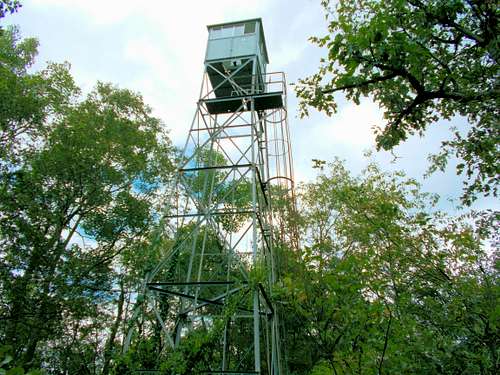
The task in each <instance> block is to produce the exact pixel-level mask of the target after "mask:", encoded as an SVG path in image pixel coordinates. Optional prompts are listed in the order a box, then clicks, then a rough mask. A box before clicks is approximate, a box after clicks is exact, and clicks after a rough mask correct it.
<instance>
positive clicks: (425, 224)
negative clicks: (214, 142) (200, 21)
mask: <svg viewBox="0 0 500 375" xmlns="http://www.w3.org/2000/svg"><path fill="white" fill-rule="evenodd" d="M324 4H325V7H328V2H324ZM408 4H410V5H411V6H408ZM495 4H496V3H495V2H490V1H486V2H477V3H476V2H474V1H470V2H468V1H466V2H462V1H458V0H457V1H446V2H445V1H430V2H427V3H425V4H424V3H421V2H420V1H416V0H415V1H413V0H412V1H396V0H392V1H389V2H385V3H381V2H375V1H356V2H350V1H343V2H340V5H339V7H338V9H337V13H335V14H334V15H333V16H334V17H335V20H334V21H332V23H331V25H330V27H331V30H330V31H331V33H332V35H331V36H328V37H326V38H323V39H316V41H317V42H318V43H319V44H320V45H322V46H325V47H327V48H328V49H329V51H330V54H329V57H328V60H326V61H325V64H326V65H325V67H323V68H321V70H320V72H319V73H318V74H317V75H315V76H314V77H311V78H309V79H305V80H304V81H302V83H301V86H299V88H298V93H299V95H300V96H301V97H302V98H303V100H304V102H303V104H304V107H303V108H304V109H306V107H305V105H313V106H315V107H317V108H319V109H323V110H325V111H327V112H330V111H333V110H334V109H335V102H334V101H333V96H332V93H333V92H334V91H338V90H339V91H345V92H347V95H348V97H349V98H351V99H354V100H358V99H359V96H360V95H362V94H368V93H372V94H373V95H374V98H375V99H376V100H378V101H379V102H381V103H382V104H383V105H384V107H385V109H386V116H387V118H388V120H389V122H390V124H389V126H388V127H387V128H386V129H384V130H383V131H382V132H381V133H380V135H379V138H378V139H379V145H380V147H383V148H390V147H393V146H394V145H396V144H397V143H398V142H400V141H402V140H404V139H405V138H406V136H407V134H410V133H411V132H413V131H423V130H424V128H425V126H426V125H427V124H428V123H430V122H431V121H433V120H434V119H435V116H437V115H439V116H442V117H445V118H448V117H450V116H451V115H453V114H455V113H458V114H463V115H466V116H469V118H470V120H471V122H472V123H473V127H472V128H471V130H470V133H469V135H468V136H467V137H466V138H460V136H459V135H458V137H459V138H456V139H455V140H452V141H449V142H448V143H447V144H446V145H445V149H444V150H445V151H444V153H445V154H444V155H445V156H444V158H441V159H439V158H438V160H437V161H441V162H443V160H445V158H446V155H449V153H450V152H452V150H454V151H453V152H455V153H457V154H458V155H459V156H461V157H463V159H464V160H465V164H464V166H463V167H462V168H466V169H467V170H468V171H471V176H472V174H474V173H477V175H475V177H471V178H473V179H474V180H473V181H472V182H471V183H470V185H468V187H467V191H466V192H465V194H466V195H465V199H466V202H467V200H472V199H474V196H475V194H477V193H478V192H483V193H488V192H493V193H496V190H495V189H496V186H497V183H498V178H497V174H498V166H497V165H496V160H497V159H498V138H497V137H498V128H497V127H498V125H495V120H496V116H497V112H498V109H497V107H498V106H496V105H495V103H496V102H497V101H498V99H497V96H496V95H493V94H492V90H493V91H494V90H497V86H496V85H497V84H496V75H497V74H498V73H497V70H496V69H497V68H496V67H497V64H496V59H497V57H498V55H497V52H496V51H497V50H496V48H497V45H496V44H495V43H497V42H496V40H497V38H498V33H497V32H496V33H495V34H493V35H492V34H491V30H492V29H491V27H493V26H491V25H490V24H489V23H488V22H486V23H484V22H483V23H481V22H480V23H479V24H476V23H474V22H479V21H477V20H476V18H474V17H479V18H481V17H483V18H484V20H496V18H495V17H497V13H496V12H497V10H496V9H495V10H494V17H493V16H492V15H491V9H492V8H491V7H495V6H496V5H495ZM361 6H362V7H363V8H362V9H363V11H362V12H360V8H359V7H361ZM18 7H19V4H18V2H17V1H2V0H0V18H2V17H3V16H4V15H5V14H7V13H10V12H13V11H15V10H16V9H17V8H18ZM410 12H411V13H410ZM410 15H411V17H410ZM485 17H486V18H485ZM488 17H490V18H488ZM492 17H493V18H492ZM483 18H481V19H483ZM452 21H453V22H454V23H453V24H452V23H450V22H452ZM425 22H428V23H429V24H426V23H425ZM446 22H448V23H446ZM491 22H493V21H491ZM483 24H484V25H483ZM457 25H458V26H457ZM459 26H460V27H459ZM465 26H467V28H466V29H465V31H464V30H462V29H463V28H464V27H465ZM494 27H497V25H496V24H495V25H494ZM396 29H397V30H399V31H396ZM467 30H469V32H470V33H472V34H471V35H469V34H470V33H469V34H467V33H465V32H467ZM474 38H476V39H477V40H475V39H474ZM37 45H38V44H37V41H36V40H34V39H24V40H23V39H21V37H20V33H19V30H17V29H16V28H8V29H0V375H3V374H6V375H16V374H31V375H35V374H134V371H135V370H139V369H145V368H148V367H155V366H156V365H157V363H158V358H160V359H161V361H162V364H161V371H162V373H164V374H193V373H196V369H197V368H206V367H207V364H210V363H212V361H215V360H219V358H216V357H214V356H216V355H218V354H215V353H214V348H215V347H216V345H215V344H216V341H217V339H218V337H220V332H221V331H222V330H223V329H224V324H225V323H226V322H227V321H228V318H229V316H231V313H232V312H233V310H232V309H235V306H236V302H235V304H234V306H233V305H231V304H229V307H228V309H227V310H226V312H225V315H224V316H222V317H220V319H218V320H214V322H212V323H213V324H212V325H211V329H207V328H206V327H201V328H199V329H198V330H195V331H194V332H193V333H192V334H191V335H190V336H189V337H188V338H187V339H186V340H184V341H183V342H182V345H180V347H179V348H177V349H176V350H165V351H163V352H162V354H161V355H162V357H159V349H158V348H161V346H162V342H161V336H160V330H161V327H160V326H159V323H156V325H153V326H151V327H145V325H144V324H143V323H144V322H143V321H141V320H140V319H138V323H137V325H138V327H139V329H138V331H139V332H138V333H137V337H138V339H137V340H135V341H134V343H133V344H132V346H131V348H130V350H129V351H128V352H127V353H125V354H123V345H124V337H125V335H126V334H127V332H128V328H129V324H130V320H131V318H132V314H133V306H134V305H138V306H140V304H141V302H142V301H141V300H140V298H141V296H140V295H138V294H137V291H139V290H141V288H142V287H143V285H142V280H143V279H144V275H145V274H147V273H148V272H150V271H151V269H152V268H153V267H154V266H155V265H156V264H157V263H158V261H159V260H160V259H162V258H163V256H164V255H165V254H163V252H164V251H165V249H171V248H172V247H175V245H176V243H177V242H176V241H179V239H180V238H182V236H183V235H184V234H185V233H188V232H189V231H190V229H191V228H188V227H187V226H186V227H184V228H183V230H185V233H184V232H182V231H179V232H181V233H177V237H175V238H160V239H158V238H156V239H155V240H154V241H156V242H153V240H151V239H152V238H155V236H154V234H155V233H156V230H157V228H158V217H159V212H160V211H161V209H162V206H163V203H164V202H161V198H162V196H163V195H164V193H165V192H164V191H163V190H164V187H168V186H171V179H172V174H173V170H174V168H173V161H174V160H175V158H176V153H175V150H174V148H173V147H172V145H171V142H170V140H169V138H168V136H167V135H166V134H165V132H164V131H163V130H162V129H163V126H162V123H161V122H160V120H159V119H157V118H155V117H153V116H152V115H151V110H150V108H149V107H148V106H147V105H146V104H145V103H144V102H143V100H142V98H141V96H140V95H138V94H136V93H133V92H131V91H129V90H126V89H120V88H117V87H115V86H113V85H110V84H106V83H100V82H99V83H97V84H96V86H95V88H94V89H93V90H92V91H91V92H90V93H89V94H88V95H85V96H83V95H82V94H81V91H80V89H79V88H78V87H77V86H76V85H75V83H74V81H73V79H72V77H71V74H70V72H69V67H68V64H49V65H48V66H47V67H46V68H45V69H43V70H42V71H39V72H33V71H32V70H31V69H30V67H31V66H32V64H33V61H34V58H35V57H36V54H37ZM443 45H446V46H447V47H446V48H444V47H442V46H443ZM450 50H455V52H453V53H451V52H450ZM438 52H439V53H440V55H436V54H437V53H438ZM466 61H467V63H466ZM338 62H340V63H341V64H340V65H336V63H338ZM381 64H382V65H381ZM396 66H397V67H398V68H397V70H395V69H396ZM344 68H345V70H344ZM330 74H333V75H334V76H333V80H332V81H331V82H330V83H327V84H326V86H321V85H320V84H322V83H323V81H324V79H326V77H330ZM410 77H412V78H410ZM414 78H415V79H417V80H416V81H415V80H414ZM476 83H477V84H476ZM419 87H420V89H419ZM419 90H423V91H419ZM452 92H453V95H454V96H455V97H451V95H452V94H451V93H452ZM495 92H496V91H495ZM437 94H439V95H441V96H437ZM429 95H430V96H432V95H434V96H433V97H432V100H431V99H430V98H429ZM418 98H420V99H418ZM422 98H424V99H425V100H424V99H422ZM479 98H481V100H479ZM415 102H416V103H415ZM413 103H415V104H413ZM495 126H496V127H495ZM472 145H476V146H477V147H476V148H474V147H472ZM200 155H201V156H200V157H201V158H205V159H209V160H212V161H216V162H217V163H219V164H224V160H223V159H224V158H223V156H222V155H220V154H218V153H216V152H214V151H213V150H208V151H207V152H206V153H201V154H200ZM492 158H493V159H492ZM315 168H316V170H317V172H318V173H317V177H316V179H315V180H314V181H313V182H310V183H307V184H304V185H302V186H300V187H299V189H298V190H297V195H298V205H299V210H298V211H296V210H294V209H292V208H290V202H288V201H286V200H285V199H282V200H281V201H279V202H276V207H278V206H279V207H280V208H281V209H283V211H286V212H287V217H286V220H285V221H284V223H283V225H284V226H285V228H284V231H285V232H286V233H292V232H293V233H295V231H297V232H298V233H300V234H301V239H300V247H299V248H298V249H297V248H294V247H293V246H292V244H290V243H287V241H286V240H284V241H283V243H280V244H277V246H276V249H275V250H276V252H277V253H278V254H279V256H277V262H278V263H279V264H277V265H276V266H277V269H279V270H280V272H281V278H280V281H279V283H277V285H275V287H274V289H273V290H272V293H271V295H270V298H271V299H272V300H273V301H274V303H275V304H276V306H277V307H278V309H279V311H280V312H281V314H280V315H281V319H282V320H283V321H284V324H285V327H286V333H285V337H284V339H285V340H284V343H285V345H284V348H283V349H284V350H285V358H286V361H287V363H286V366H287V368H288V370H289V374H294V375H299V374H300V375H326V374H384V373H385V374H415V373H425V374H495V373H498V369H499V368H500V357H499V355H500V349H499V348H500V345H499V344H500V329H499V327H500V310H499V307H498V306H499V305H500V304H499V297H500V285H499V277H498V276H499V275H498V272H499V270H498V259H497V256H498V255H497V254H496V252H495V251H496V250H498V243H499V237H498V233H497V231H498V229H497V228H498V219H499V215H498V213H496V212H492V211H488V210H486V211H482V212H473V211H471V212H469V213H466V214H462V215H461V216H457V217H455V216H451V215H449V214H447V213H444V212H439V211H438V210H437V209H436V206H435V205H436V202H437V199H438V198H437V197H435V196H433V195H432V194H426V193H422V192H421V191H420V186H419V184H418V183H417V182H416V181H414V180H411V179H408V178H407V177H406V176H405V174H404V173H401V172H396V173H386V172H384V171H382V170H380V168H379V167H378V166H377V165H375V164H369V165H368V166H367V168H366V170H365V171H364V172H363V173H362V174H361V175H360V176H353V175H352V174H351V173H350V172H349V171H348V170H347V169H346V167H345V165H344V163H343V162H342V161H339V160H335V161H333V162H331V163H326V162H324V161H320V160H316V162H315ZM186 180H187V181H188V183H189V184H188V185H189V186H191V188H192V190H193V191H194V192H195V193H197V194H198V193H199V194H205V192H206V191H207V189H210V186H214V185H216V184H219V185H220V186H221V187H220V190H217V191H216V192H215V193H214V196H216V198H217V199H221V200H224V199H226V198H225V197H226V196H228V197H230V198H227V202H226V203H227V205H228V206H230V207H232V208H235V209H236V208H245V207H247V205H248V199H249V196H250V192H249V188H248V187H247V185H246V184H245V183H241V184H239V185H238V188H239V189H240V190H237V189H236V188H235V186H233V185H231V184H229V183H226V184H225V183H223V180H224V179H223V178H222V177H221V176H220V175H217V172H214V171H212V170H211V171H208V172H206V171H203V172H200V173H198V174H196V173H194V174H192V175H188V176H187V177H186ZM221 180H222V182H221ZM207 186H208V188H207ZM217 194H218V195H217ZM282 196H284V194H282ZM220 225H221V226H225V227H226V228H232V229H234V230H236V229H238V228H239V227H240V223H239V222H232V221H220ZM199 232H200V233H201V234H202V235H204V236H205V238H206V241H207V243H208V244H209V247H210V248H211V249H212V251H213V252H221V253H222V246H221V245H220V242H219V241H218V240H217V236H216V234H215V233H213V231H211V229H210V228H206V227H203V226H202V227H200V229H199ZM284 237H286V236H284ZM171 262H172V264H174V265H175V264H177V263H182V262H184V263H186V262H187V256H186V255H185V254H179V255H178V257H177V258H173V259H172V260H171ZM215 262H216V261H214V265H213V269H214V270H215V269H217V268H216V264H215ZM209 266H210V265H209ZM181 269H182V268H181ZM173 270H175V266H172V267H171V269H167V270H166V271H165V272H170V271H172V272H174V271H173ZM249 274H250V280H249V281H250V283H255V282H256V281H259V280H261V279H263V278H264V276H265V275H264V272H263V271H262V269H259V268H255V269H253V270H249ZM234 298H235V301H236V300H237V298H238V295H237V294H235V295H234ZM169 302H170V301H169V300H168V298H165V299H164V300H163V301H161V302H160V303H159V306H158V307H159V309H160V310H161V311H162V313H165V314H167V313H168V311H169V308H170V305H169ZM152 320H154V319H152ZM237 333H238V334H237V335H235V337H234V338H231V339H233V340H241V342H246V341H249V337H251V335H249V334H248V332H246V331H245V328H241V329H240V331H238V332H237ZM245 340H246V341H245ZM248 346H250V343H249V345H248Z"/></svg>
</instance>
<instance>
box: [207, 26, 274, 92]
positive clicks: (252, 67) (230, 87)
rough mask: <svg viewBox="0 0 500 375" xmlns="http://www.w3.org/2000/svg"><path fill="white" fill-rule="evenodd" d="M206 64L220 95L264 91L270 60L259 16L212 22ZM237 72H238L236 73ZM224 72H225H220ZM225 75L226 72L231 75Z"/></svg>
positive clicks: (216, 90)
mask: <svg viewBox="0 0 500 375" xmlns="http://www.w3.org/2000/svg"><path fill="white" fill-rule="evenodd" d="M207 28H208V34H209V36H208V44H207V51H206V54H205V66H207V73H208V76H209V78H210V82H211V84H212V87H213V88H214V89H215V90H214V92H215V96H216V97H217V98H222V97H230V96H242V95H248V94H258V93H262V92H265V85H264V79H263V76H264V75H265V73H266V65H267V64H268V63H269V59H268V56H267V49H266V41H265V39H264V31H263V28H262V20H261V19H260V18H256V19H251V20H245V21H239V22H229V23H223V24H217V25H209V26H207ZM235 72H236V73H235ZM221 73H222V74H221ZM232 73H235V74H233V75H232V76H231V79H230V80H228V79H225V77H224V75H226V76H227V75H231V74H232Z"/></svg>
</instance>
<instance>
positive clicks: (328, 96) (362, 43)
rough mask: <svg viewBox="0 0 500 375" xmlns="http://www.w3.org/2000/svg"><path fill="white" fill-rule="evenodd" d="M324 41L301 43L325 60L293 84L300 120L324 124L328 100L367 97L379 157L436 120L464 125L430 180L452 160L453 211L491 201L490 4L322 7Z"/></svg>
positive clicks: (495, 168) (451, 1) (411, 1)
mask: <svg viewBox="0 0 500 375" xmlns="http://www.w3.org/2000/svg"><path fill="white" fill-rule="evenodd" d="M322 4H323V6H324V7H325V11H326V12H327V17H328V19H329V24H328V31H329V34H328V35H326V36H324V37H320V38H318V37H313V38H311V40H312V41H313V42H314V43H316V44H317V45H319V46H320V47H323V48H325V49H326V50H327V57H326V58H325V59H323V60H322V64H321V66H320V68H319V70H318V72H317V73H316V74H314V75H312V76H311V77H308V78H305V79H302V80H300V81H299V84H298V86H297V87H296V92H297V95H298V96H299V98H300V99H301V110H302V114H303V115H307V108H308V106H312V107H315V108H317V109H318V110H321V111H324V112H326V113H327V114H332V113H334V112H335V111H336V109H337V102H336V99H335V96H334V94H335V93H336V92H342V93H344V94H345V95H346V97H347V98H348V99H349V100H352V101H354V102H356V103H359V98H360V96H361V95H370V96H371V97H372V98H373V100H374V101H375V102H377V103H379V104H380V106H381V108H382V109H383V111H384V117H385V119H386V120H387V124H386V126H385V127H383V128H380V129H378V130H377V145H378V148H379V149H385V150H390V149H392V148H394V147H395V146H396V145H398V144H400V143H401V142H404V141H405V140H406V139H407V138H408V136H410V135H412V134H420V135H423V134H424V133H425V130H426V128H427V127H428V126H429V125H431V124H432V123H434V122H435V121H436V120H438V119H439V118H443V119H451V118H452V117H453V116H455V115H461V116H465V117H467V120H468V121H469V123H470V124H471V127H470V129H469V130H468V133H467V134H466V135H464V134H463V132H462V131H458V130H456V131H454V132H453V138H450V139H449V140H447V141H445V142H444V143H443V145H442V152H441V153H440V154H439V155H436V156H434V157H433V158H432V160H433V166H432V167H431V169H432V170H436V169H443V168H444V167H445V166H446V162H447V160H448V159H449V158H450V157H451V156H452V155H453V156H456V157H458V158H459V159H461V162H460V163H459V164H458V165H457V174H462V173H464V174H465V176H466V179H465V182H464V194H463V201H464V202H465V203H467V204H470V203H471V202H472V201H473V200H475V199H476V197H477V194H485V195H489V194H492V195H494V196H496V195H497V189H498V184H499V174H500V169H499V168H500V167H499V164H498V160H499V158H500V149H499V139H500V132H499V126H498V117H499V114H500V112H499V108H500V97H499V93H498V74H499V70H498V59H499V56H500V55H499V44H500V22H499V19H500V16H499V13H498V2H497V1H476V0H471V1H468V0H430V1H421V0H388V1H380V0H361V1H359V0H340V1H338V2H335V4H336V5H333V2H330V1H329V0H323V1H322Z"/></svg>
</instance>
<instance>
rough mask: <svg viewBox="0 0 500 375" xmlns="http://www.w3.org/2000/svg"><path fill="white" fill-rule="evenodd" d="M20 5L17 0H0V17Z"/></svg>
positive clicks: (13, 10) (15, 9)
mask: <svg viewBox="0 0 500 375" xmlns="http://www.w3.org/2000/svg"><path fill="white" fill-rule="evenodd" d="M20 7H21V3H20V2H19V0H0V18H3V17H5V15H6V14H9V13H10V14H12V13H14V12H17V11H18V9H19V8H20ZM0 32H1V27H0Z"/></svg>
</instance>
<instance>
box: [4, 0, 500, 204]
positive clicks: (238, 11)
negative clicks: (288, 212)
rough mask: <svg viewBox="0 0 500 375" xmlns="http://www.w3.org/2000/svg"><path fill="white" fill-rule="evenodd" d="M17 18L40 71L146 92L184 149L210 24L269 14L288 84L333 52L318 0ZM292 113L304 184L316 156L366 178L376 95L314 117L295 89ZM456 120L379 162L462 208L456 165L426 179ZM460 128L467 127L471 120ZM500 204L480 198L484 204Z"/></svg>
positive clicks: (36, 2) (85, 8) (119, 2)
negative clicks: (61, 71)
mask: <svg viewBox="0 0 500 375" xmlns="http://www.w3.org/2000/svg"><path fill="white" fill-rule="evenodd" d="M22 3H23V7H22V8H21V10H20V11H19V13H18V14H15V15H13V16H8V17H7V18H6V19H4V20H3V22H4V24H5V23H6V24H18V25H20V28H21V32H22V34H23V35H24V36H35V37H37V38H38V39H39V41H40V48H39V51H40V54H39V56H38V63H37V66H36V68H39V67H43V65H44V63H45V62H46V61H54V62H63V61H69V62H70V63H71V66H72V73H73V75H74V77H75V79H76V81H77V83H78V84H79V85H80V86H81V87H82V88H83V89H84V90H85V91H88V90H90V89H91V88H92V87H93V85H94V84H95V82H96V81H97V80H100V81H104V82H112V83H114V84H117V85H118V86H120V87H124V88H129V89H132V90H135V91H138V92H140V93H141V94H142V95H143V96H144V99H145V102H146V103H148V104H149V105H150V106H151V107H152V108H153V111H154V114H155V115H156V116H158V117H160V118H161V119H162V120H163V121H164V123H165V124H166V126H167V128H168V129H169V130H170V136H171V138H172V140H173V142H174V143H175V144H176V145H179V146H181V145H183V144H184V141H185V138H186V136H187V132H188V130H189V126H190V125H191V121H192V117H193V114H194V111H195V109H196V107H195V103H196V100H197V97H198V94H199V89H200V85H201V78H202V74H203V59H204V53H205V47H206V41H207V30H206V25H208V24H214V23H221V22H227V21H236V20H240V19H247V18H256V17H261V18H262V20H263V23H264V30H265V34H266V42H267V48H268V51H269V58H270V66H269V67H268V71H270V72H272V71H284V72H285V73H286V74H287V80H288V83H292V82H296V81H297V79H299V78H301V77H305V76H307V75H308V74H311V73H314V72H315V69H316V68H317V66H318V62H319V59H320V57H321V56H322V55H323V53H324V51H322V50H321V49H319V48H317V47H315V46H313V45H311V44H310V43H309V42H308V41H307V39H308V37H309V36H312V35H319V36H321V35H323V34H325V32H326V21H325V18H324V14H323V10H322V8H321V6H320V1H319V0H288V1H284V0H268V1H264V0H252V1H235V0H210V1H188V0H184V1H167V0H164V1H160V0H157V1H155V0H150V1H144V2H140V1H129V0H24V1H22ZM288 93H289V96H288V112H289V114H290V116H289V119H290V121H289V125H290V131H291V139H292V147H293V152H294V163H295V174H296V176H295V177H296V180H298V181H308V180H310V179H312V178H313V177H314V171H313V170H312V168H311V165H312V163H311V159H323V160H332V159H333V158H334V157H335V156H338V157H340V158H342V159H345V160H346V161H347V165H348V167H349V168H350V169H351V170H352V171H353V172H354V173H359V172H360V171H361V170H362V169H363V167H364V166H365V165H366V163H367V160H366V159H365V158H364V156H363V154H364V151H366V150H368V149H371V148H373V147H374V135H373V130H372V128H373V126H375V125H381V124H383V118H382V113H381V111H380V109H379V108H378V106H377V105H376V104H374V103H373V102H372V101H371V100H370V99H369V98H366V99H364V100H362V102H361V105H359V106H357V105H355V104H353V103H349V102H346V101H345V100H342V98H340V105H339V111H338V113H337V114H336V115H334V116H332V117H327V116H326V115H324V114H321V113H317V112H315V111H311V116H310V117H309V118H306V119H299V118H298V109H297V104H298V103H297V99H296V98H295V95H294V93H293V90H292V88H291V87H289V88H288ZM450 124H452V123H450V122H446V121H442V122H439V123H437V124H434V125H432V126H431V127H430V129H429V131H428V132H427V133H426V135H425V137H424V138H420V137H418V136H415V137H412V138H411V139H409V141H407V142H406V143H405V144H403V145H402V146H400V147H398V148H397V149H396V150H395V154H396V155H397V156H398V159H397V161H396V162H395V163H391V161H392V160H393V156H392V155H391V154H390V153H387V152H378V153H375V154H374V156H373V158H374V159H375V160H377V161H378V162H379V163H380V164H381V165H382V166H383V168H384V169H402V170H404V171H406V172H407V174H408V175H409V176H411V177H414V178H416V179H418V180H420V181H422V183H423V188H424V190H426V191H430V192H434V193H438V194H440V195H441V196H442V203H441V207H442V208H446V209H448V210H450V211H452V212H453V211H454V209H453V207H454V206H455V204H453V203H449V202H448V199H456V198H457V197H459V196H460V193H461V188H462V180H461V179H460V177H457V176H455V174H454V168H453V166H451V167H450V168H449V169H448V170H447V171H446V173H437V174H434V175H433V176H432V177H431V178H428V179H425V180H424V179H423V174H424V172H425V170H426V168H427V167H428V161H427V155H428V154H429V153H431V152H437V151H438V149H439V145H440V142H441V141H442V140H443V139H445V138H446V137H447V136H448V135H449V127H450ZM453 125H455V126H458V127H459V128H465V127H466V126H467V124H466V122H465V121H464V120H463V119H455V120H454V121H453ZM492 206H496V207H497V208H498V206H499V205H498V202H497V201H495V200H493V199H480V200H479V201H478V202H477V203H476V204H475V208H487V207H492Z"/></svg>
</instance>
